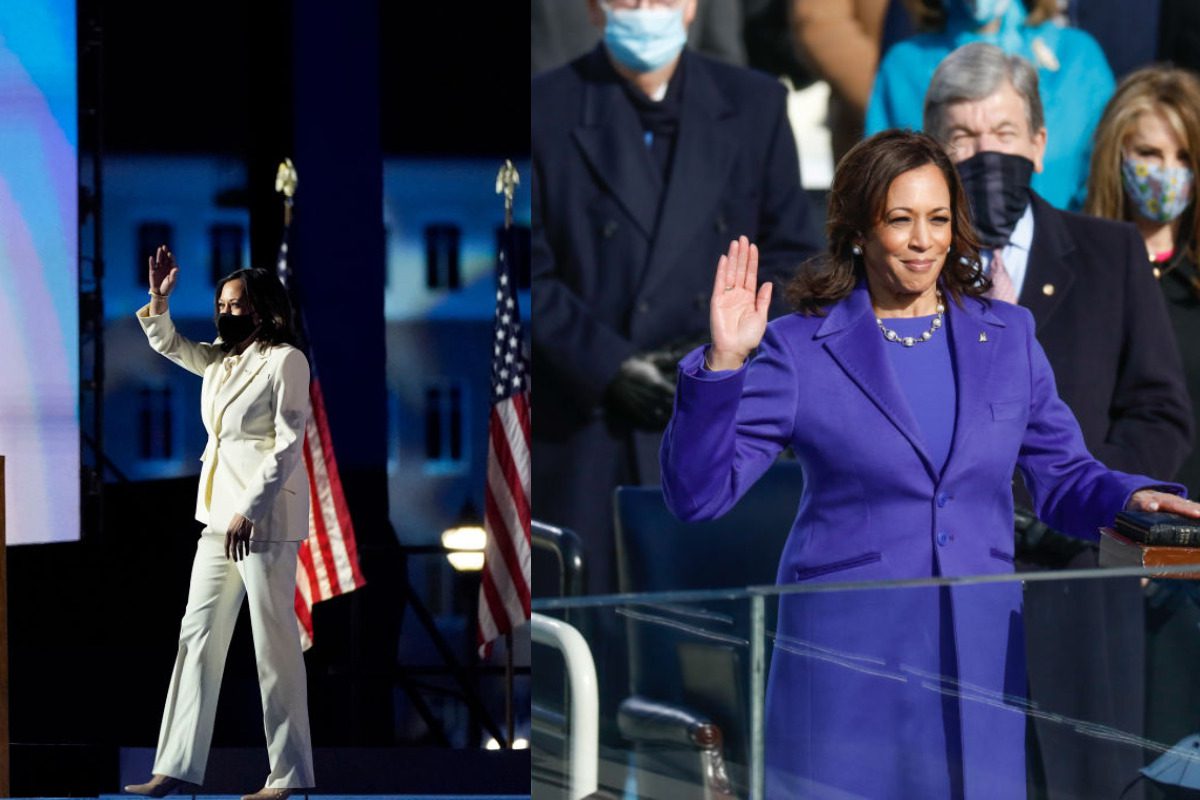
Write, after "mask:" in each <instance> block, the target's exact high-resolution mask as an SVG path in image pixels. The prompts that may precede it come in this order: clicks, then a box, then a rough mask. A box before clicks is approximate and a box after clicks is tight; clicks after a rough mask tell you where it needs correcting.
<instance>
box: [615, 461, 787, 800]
mask: <svg viewBox="0 0 1200 800" xmlns="http://www.w3.org/2000/svg"><path fill="white" fill-rule="evenodd" d="M803 484H804V475H803V471H802V469H801V467H800V465H799V463H797V462H795V461H778V462H776V463H775V464H773V465H772V466H771V467H770V468H769V469H768V470H767V471H766V472H765V473H764V474H763V476H762V477H761V478H760V479H759V480H758V481H757V482H756V483H755V484H754V485H753V486H752V487H751V488H750V489H749V491H747V493H746V494H745V495H744V496H743V497H742V499H741V500H740V501H739V502H738V504H737V505H736V506H734V507H733V508H732V509H730V510H729V511H728V512H726V513H725V514H724V515H723V516H722V517H720V518H719V519H714V520H707V521H703V522H683V521H682V520H680V519H678V518H676V517H675V515H674V514H672V513H671V512H670V510H668V509H667V506H666V503H665V502H664V501H663V497H662V490H661V489H660V488H659V487H657V486H652V487H643V486H623V487H620V488H618V489H617V490H616V494H615V504H616V539H617V570H618V580H619V584H620V590H621V592H623V593H624V592H636V593H641V592H664V591H682V590H690V589H697V590H698V589H719V588H743V587H746V586H761V585H764V584H773V583H774V582H775V576H776V572H777V569H778V565H779V557H780V553H782V551H783V547H784V543H785V542H786V540H787V537H788V534H789V532H790V531H791V528H792V523H793V522H794V521H795V517H796V512H797V509H798V508H799V504H800V495H801V493H802V489H803ZM775 610H776V604H775V603H773V602H768V603H767V627H768V630H771V629H773V628H774V618H775ZM623 613H625V615H626V635H627V647H628V650H629V673H630V674H629V684H630V686H629V688H630V695H632V696H634V697H636V698H641V699H644V700H648V701H653V702H655V703H662V704H666V705H670V706H677V707H679V708H681V709H686V710H688V711H689V712H694V713H695V714H697V715H699V717H704V718H708V719H711V720H712V721H713V722H714V723H716V725H717V726H718V727H719V728H720V729H721V731H722V732H723V733H724V740H725V751H726V754H727V756H726V758H727V760H728V767H729V773H730V777H731V778H732V779H733V783H734V785H735V786H736V787H738V789H739V790H744V788H745V786H746V774H747V772H746V768H747V765H748V762H749V753H748V749H749V737H748V736H747V731H748V726H749V722H750V720H749V708H750V697H749V691H748V690H749V687H748V685H747V680H746V677H747V676H748V675H749V672H748V664H749V662H748V657H749V653H748V647H746V646H741V645H738V644H731V643H730V641H729V639H730V637H728V636H727V637H724V639H723V638H722V637H721V636H720V634H721V633H722V632H723V631H727V632H728V633H729V634H731V635H732V639H734V640H736V639H739V638H742V637H744V636H745V635H746V633H747V632H748V626H747V621H748V607H747V606H746V604H745V603H739V604H731V603H728V602H715V603H712V604H692V603H688V604H679V605H668V606H660V605H656V606H631V607H630V608H628V609H625V610H624V612H623ZM711 634H716V635H711ZM642 751H644V752H642ZM639 759H640V761H639V764H640V766H641V767H642V768H644V769H646V770H647V771H648V774H653V773H658V772H667V773H668V774H669V773H671V772H674V767H673V766H672V765H671V764H670V762H669V759H668V758H667V757H666V756H665V755H664V754H658V753H655V752H653V749H646V748H641V747H639ZM653 764H656V765H657V766H654V765H653ZM739 793H744V792H739Z"/></svg>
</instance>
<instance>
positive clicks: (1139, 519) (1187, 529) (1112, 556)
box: [1100, 511, 1200, 578]
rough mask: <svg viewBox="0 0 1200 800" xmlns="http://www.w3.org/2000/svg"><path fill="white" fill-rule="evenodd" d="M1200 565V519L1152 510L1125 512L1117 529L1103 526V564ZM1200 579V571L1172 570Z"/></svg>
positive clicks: (1140, 565)
mask: <svg viewBox="0 0 1200 800" xmlns="http://www.w3.org/2000/svg"><path fill="white" fill-rule="evenodd" d="M1192 564H1194V565H1197V566H1200V520H1194V519H1189V518H1187V517H1181V516H1178V515H1176V514H1165V513H1162V512H1152V511H1122V512H1121V513H1119V514H1117V518H1116V522H1115V524H1114V527H1113V528H1101V529H1100V566H1102V567H1165V566H1179V565H1184V566H1186V565H1192ZM1167 577H1172V578H1200V573H1196V574H1179V573H1171V574H1169V575H1167Z"/></svg>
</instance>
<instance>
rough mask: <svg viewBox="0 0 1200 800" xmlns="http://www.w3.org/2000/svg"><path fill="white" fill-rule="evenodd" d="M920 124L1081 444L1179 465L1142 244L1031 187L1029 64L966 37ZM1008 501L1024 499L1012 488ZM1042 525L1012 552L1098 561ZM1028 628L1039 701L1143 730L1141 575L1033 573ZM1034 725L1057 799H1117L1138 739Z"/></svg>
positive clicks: (1135, 758) (1036, 158) (1153, 463)
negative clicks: (962, 193)
mask: <svg viewBox="0 0 1200 800" xmlns="http://www.w3.org/2000/svg"><path fill="white" fill-rule="evenodd" d="M924 120H925V130H926V131H927V132H929V133H930V134H932V135H933V136H934V137H935V138H937V139H938V140H939V141H940V142H942V143H943V144H944V145H945V147H946V150H947V152H948V153H949V154H950V157H951V158H952V159H953V160H954V161H955V163H956V164H957V165H958V169H959V172H960V174H961V176H962V178H963V183H964V187H965V188H966V190H967V194H968V196H969V198H970V201H971V206H972V211H973V212H974V217H975V221H976V225H977V227H978V230H979V233H980V238H981V240H982V241H983V244H984V251H983V253H982V257H983V261H984V266H985V269H987V270H988V272H989V274H990V275H991V277H992V281H993V284H994V285H995V288H994V289H993V294H994V296H995V297H996V299H999V300H1005V301H1008V302H1014V303H1017V302H1019V303H1020V304H1021V305H1023V306H1026V307H1028V308H1029V310H1030V311H1031V312H1033V316H1034V319H1035V320H1036V323H1037V337H1038V341H1039V342H1040V343H1041V345H1042V347H1043V348H1044V349H1045V351H1046V355H1047V357H1048V358H1049V360H1050V364H1051V366H1052V367H1053V369H1054V375H1055V379H1056V381H1057V383H1058V392H1059V395H1060V396H1061V397H1062V399H1063V400H1064V401H1066V403H1067V405H1068V406H1070V408H1071V410H1072V411H1073V412H1074V413H1075V416H1076V417H1077V418H1078V420H1079V424H1080V427H1081V428H1082V429H1083V436H1084V439H1085V441H1086V442H1087V446H1088V449H1089V450H1090V451H1091V452H1092V454H1093V455H1094V456H1096V458H1098V459H1100V460H1101V461H1103V462H1104V463H1105V464H1106V465H1108V466H1109V467H1111V468H1114V469H1119V470H1124V471H1128V472H1141V473H1143V474H1149V475H1156V476H1161V477H1162V478H1164V479H1166V478H1169V477H1171V476H1172V475H1174V473H1175V471H1176V470H1177V469H1178V468H1179V466H1180V465H1181V464H1182V462H1183V459H1184V457H1185V456H1186V455H1187V453H1188V452H1189V450H1190V447H1191V436H1192V430H1191V418H1190V408H1191V406H1190V401H1189V399H1188V395H1187V390H1186V389H1185V384H1184V378H1183V368H1182V365H1181V362H1180V358H1179V354H1178V350H1177V348H1176V345H1175V340H1174V335H1173V333H1172V331H1171V329H1170V326H1169V322H1168V319H1167V315H1166V309H1165V308H1164V306H1163V300H1162V295H1161V293H1160V292H1159V290H1158V287H1157V286H1156V285H1155V282H1154V277H1153V274H1152V272H1151V269H1150V265H1149V262H1148V260H1147V257H1146V248H1145V246H1144V245H1143V244H1142V241H1141V238H1140V237H1139V236H1138V234H1137V231H1136V230H1135V229H1134V228H1133V226H1132V225H1129V224H1126V223H1116V222H1111V221H1107V220H1100V219H1095V218H1092V217H1085V216H1082V215H1079V214H1072V213H1068V212H1065V211H1060V210H1058V209H1055V208H1054V207H1052V206H1051V205H1050V204H1048V203H1047V202H1046V201H1044V200H1043V199H1042V198H1040V197H1039V196H1038V195H1037V194H1036V193H1034V192H1033V191H1032V190H1031V189H1030V188H1029V180H1030V177H1031V176H1032V173H1033V172H1037V171H1040V170H1041V169H1042V158H1043V154H1044V153H1045V149H1046V141H1047V137H1048V136H1053V135H1054V131H1047V130H1046V128H1045V125H1044V121H1043V120H1044V115H1043V113H1042V104H1041V100H1040V98H1039V96H1038V88H1037V73H1036V71H1035V70H1034V68H1033V67H1032V66H1031V65H1030V64H1029V63H1027V62H1026V61H1024V60H1023V59H1021V58H1018V57H1015V56H1010V55H1007V54H1005V53H1004V52H1003V51H1002V50H1000V49H999V48H997V47H995V46H993V45H989V44H984V43H974V44H969V45H965V46H963V47H960V48H959V49H957V50H955V51H954V52H953V53H951V54H950V55H949V56H947V57H946V58H945V59H944V60H943V61H942V63H941V64H940V65H939V66H938V69H937V71H936V72H935V73H934V76H933V80H932V81H931V82H930V85H929V89H928V91H927V93H926V95H925V117H924ZM1017 504H1018V506H1021V505H1024V506H1026V507H1028V504H1029V498H1028V495H1027V494H1026V493H1025V492H1024V489H1023V487H1020V486H1018V488H1017ZM1021 517H1022V514H1021V512H1020V511H1019V512H1018V518H1021ZM1026 518H1027V519H1030V518H1031V516H1029V515H1026ZM1044 532H1045V528H1044V526H1040V524H1039V525H1038V526H1036V527H1034V528H1032V529H1031V530H1029V531H1018V539H1019V541H1018V549H1017V555H1018V559H1021V558H1022V557H1024V558H1025V559H1027V560H1028V561H1029V562H1030V565H1033V566H1037V565H1043V566H1044V565H1047V562H1057V563H1054V564H1051V565H1055V566H1061V565H1065V563H1069V564H1070V565H1071V566H1089V565H1090V566H1095V565H1096V548H1095V547H1094V546H1093V545H1090V544H1089V545H1087V546H1086V547H1083V549H1079V548H1078V547H1070V546H1067V547H1063V546H1062V544H1061V542H1059V540H1058V538H1057V536H1056V535H1055V534H1054V533H1053V532H1050V533H1044ZM1022 534H1024V537H1022ZM1031 534H1032V535H1031ZM1022 538H1024V539H1025V540H1024V541H1021V539H1022ZM1039 540H1040V541H1039ZM1056 542H1058V544H1055V543H1056ZM1048 554H1049V555H1050V557H1047V556H1048ZM1054 555H1058V556H1059V557H1058V558H1054V557H1053V556H1054ZM1027 566H1028V565H1027ZM1025 628H1026V640H1027V647H1028V655H1029V657H1028V667H1029V688H1030V695H1031V699H1032V700H1033V701H1034V702H1035V703H1037V704H1038V705H1039V707H1040V708H1041V709H1042V710H1046V711H1052V712H1055V713H1058V714H1062V715H1063V716H1066V717H1070V718H1073V719H1078V720H1083V721H1086V722H1089V723H1100V724H1103V725H1110V726H1113V727H1115V728H1117V729H1118V730H1121V731H1124V732H1128V733H1133V734H1139V733H1141V730H1142V717H1143V708H1144V699H1143V697H1142V690H1141V687H1142V681H1141V678H1142V675H1143V664H1142V655H1143V646H1142V641H1143V637H1144V622H1143V618H1142V601H1141V589H1140V586H1139V585H1138V584H1137V582H1136V581H1111V580H1107V581H1086V582H1083V581H1076V582H1073V583H1071V584H1067V585H1053V584H1050V583H1036V582H1035V583H1031V584H1029V587H1028V588H1027V590H1026V601H1025ZM1101 687H1103V688H1101ZM1114 687H1122V688H1119V689H1118V688H1114ZM1035 728H1036V733H1037V740H1038V745H1039V753H1040V756H1041V758H1040V761H1041V763H1042V764H1043V767H1044V780H1045V785H1046V788H1047V789H1048V790H1049V794H1050V796H1051V797H1116V796H1117V795H1118V794H1120V793H1121V791H1122V789H1123V788H1124V787H1125V786H1126V784H1128V783H1129V781H1130V780H1131V779H1133V778H1134V777H1136V776H1137V770H1138V768H1139V767H1141V766H1142V763H1143V754H1142V753H1141V751H1140V750H1139V749H1138V748H1136V747H1132V746H1129V745H1123V744H1115V743H1113V742H1112V741H1111V740H1109V739H1104V738H1100V737H1084V736H1082V735H1081V734H1079V733H1078V732H1077V731H1076V730H1074V728H1073V727H1072V726H1071V725H1069V724H1064V723H1057V722H1052V721H1048V720H1046V719H1044V718H1041V717H1039V718H1036V719H1035ZM1030 756H1031V759H1032V758H1033V756H1034V754H1033V753H1031V754H1030ZM1034 763H1037V760H1034ZM1034 777H1035V780H1036V781H1038V782H1039V783H1040V782H1041V780H1040V779H1041V777H1042V776H1039V775H1037V774H1036V771H1035V775H1034Z"/></svg>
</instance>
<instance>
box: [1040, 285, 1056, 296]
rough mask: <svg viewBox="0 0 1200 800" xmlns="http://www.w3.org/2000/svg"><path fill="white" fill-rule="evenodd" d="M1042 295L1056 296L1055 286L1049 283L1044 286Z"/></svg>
mask: <svg viewBox="0 0 1200 800" xmlns="http://www.w3.org/2000/svg"><path fill="white" fill-rule="evenodd" d="M1042 294H1044V295H1046V297H1050V296H1052V295H1053V294H1054V284H1053V283H1047V284H1045V285H1044V286H1042Z"/></svg>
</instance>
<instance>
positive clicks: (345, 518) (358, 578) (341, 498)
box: [309, 379, 366, 592]
mask: <svg viewBox="0 0 1200 800" xmlns="http://www.w3.org/2000/svg"><path fill="white" fill-rule="evenodd" d="M309 395H310V399H311V402H312V407H313V419H314V420H315V421H316V423H317V433H318V436H317V441H318V442H319V443H320V447H321V457H322V462H323V466H324V467H325V474H326V475H328V477H329V481H328V485H329V493H330V500H331V503H330V506H332V509H329V506H324V508H326V509H328V510H332V511H333V512H334V514H335V515H336V518H337V528H338V532H339V543H340V545H341V547H340V548H339V551H338V555H339V556H340V555H341V554H342V553H343V552H344V554H345V555H344V558H339V559H338V560H337V561H338V577H339V581H340V582H341V584H342V589H343V591H347V592H349V591H353V590H354V589H357V588H358V587H360V586H362V585H363V584H365V583H366V580H365V579H364V578H363V575H362V572H361V570H360V569H359V565H358V544H357V542H356V541H355V538H354V523H353V521H352V520H351V518H350V507H349V505H348V504H347V503H346V495H345V493H344V492H343V491H342V477H341V473H340V472H338V466H337V457H336V456H335V455H334V451H333V438H332V435H331V434H330V431H329V422H328V420H327V418H326V415H325V395H324V393H323V392H322V391H321V384H320V381H319V380H315V379H314V381H313V383H312V385H311V386H310V389H309Z"/></svg>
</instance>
